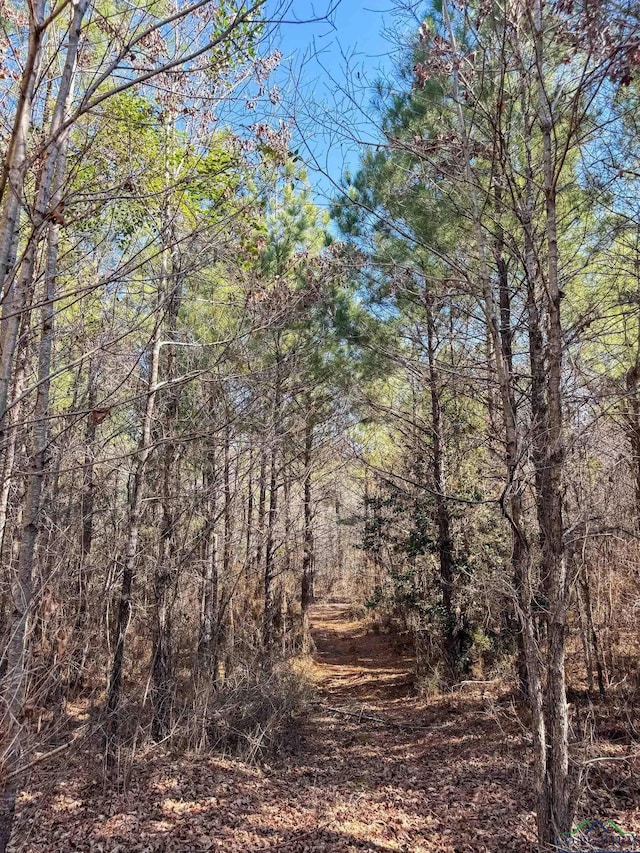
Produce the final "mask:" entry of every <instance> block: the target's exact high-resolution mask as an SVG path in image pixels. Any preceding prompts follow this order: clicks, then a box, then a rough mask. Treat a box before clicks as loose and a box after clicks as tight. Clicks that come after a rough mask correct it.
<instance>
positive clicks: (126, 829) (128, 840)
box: [14, 603, 533, 853]
mask: <svg viewBox="0 0 640 853" xmlns="http://www.w3.org/2000/svg"><path fill="white" fill-rule="evenodd" d="M311 622H312V625H313V636H314V640H315V643H316V652H315V655H314V661H313V663H312V664H311V665H310V670H311V675H312V677H313V678H314V680H315V681H316V682H317V684H318V687H319V704H318V705H316V706H315V710H314V713H313V714H312V716H311V718H310V719H309V720H308V722H307V723H306V724H305V726H304V730H303V732H302V736H301V737H300V739H299V740H298V741H296V743H292V744H291V747H290V748H288V749H287V750H286V751H285V752H283V754H282V755H280V756H278V757H276V759H275V760H274V761H273V762H271V763H270V764H269V766H265V767H263V768H256V767H250V766H247V765H245V764H242V763H241V762H238V761H235V760H225V759H221V758H219V757H215V756H210V757H209V756H205V757H203V756H201V755H198V756H192V757H191V758H189V757H185V756H184V755H176V757H175V759H174V760H171V759H169V758H167V756H166V753H164V752H160V751H159V750H155V751H153V750H152V751H149V752H147V753H145V754H142V755H140V757H139V758H138V760H137V761H136V763H135V764H134V766H133V767H131V768H130V781H129V785H128V789H127V791H126V792H123V793H120V794H115V795H114V794H106V793H105V791H104V790H103V789H102V786H101V785H100V784H99V783H98V782H96V779H99V778H100V775H99V756H98V755H97V754H96V755H95V756H93V760H94V766H93V767H92V766H91V757H90V756H87V755H85V756H80V757H79V758H78V760H77V764H76V766H75V767H74V766H69V761H68V760H67V762H66V763H64V762H61V763H60V765H59V767H58V768H57V769H56V768H51V767H49V768H48V769H47V770H46V771H45V770H43V769H40V770H38V771H36V773H35V774H34V777H33V778H32V780H31V784H30V785H29V788H28V790H27V791H26V793H25V795H24V796H23V798H22V801H21V808H20V815H19V826H18V833H19V835H18V837H19V838H22V839H27V840H26V841H25V842H24V843H23V844H22V845H16V846H15V847H14V851H18V850H20V851H29V853H70V851H101V853H156V851H158V852H159V851H166V853H195V852H196V851H216V853H258V851H283V853H355V851H365V853H391V851H404V853H506V851H513V853H525V851H527V852H528V851H530V850H531V849H532V848H531V844H530V840H529V839H531V837H532V836H531V833H532V829H533V818H532V815H531V813H530V805H531V796H530V791H529V789H528V784H527V777H526V771H525V769H524V767H523V764H522V755H523V744H522V739H521V733H520V732H519V731H518V729H517V728H516V727H514V725H513V724H512V723H510V722H509V720H510V718H509V716H508V715H507V714H504V715H503V716H502V717H501V716H500V714H499V713H498V715H497V716H496V713H497V712H496V708H495V706H492V705H491V704H488V703H485V702H483V700H482V698H481V697H479V696H476V698H470V697H464V696H457V697H455V698H451V697H450V698H448V699H442V700H439V701H433V700H432V701H430V702H428V703H427V702H425V701H424V700H422V699H419V698H417V697H416V696H415V695H414V690H413V688H412V683H411V676H410V673H411V668H412V666H411V663H412V662H411V660H410V658H408V657H406V656H405V655H403V654H402V653H401V652H399V651H398V650H397V648H396V647H395V646H394V644H393V643H392V641H391V639H390V638H389V637H386V636H377V635H373V634H369V633H367V631H366V630H365V629H364V627H363V625H362V624H361V623H358V622H354V621H353V620H351V619H350V618H349V617H348V608H347V606H346V605H345V604H339V603H337V604H322V605H317V606H315V607H314V608H313V612H312V617H311ZM330 708H332V709H338V710H342V711H343V712H348V713H349V714H351V716H349V715H347V714H344V713H336V712H335V711H333V710H329V709H330Z"/></svg>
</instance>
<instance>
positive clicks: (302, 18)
mask: <svg viewBox="0 0 640 853" xmlns="http://www.w3.org/2000/svg"><path fill="white" fill-rule="evenodd" d="M330 8H331V3H330V0H318V2H311V0H292V2H291V4H290V6H289V10H288V12H287V14H286V21H285V22H284V23H282V24H281V25H280V26H279V28H278V30H277V32H276V33H275V34H274V38H273V43H272V47H273V48H275V47H277V48H279V49H280V50H281V51H282V54H283V59H282V63H281V67H280V69H279V70H278V71H277V72H276V74H275V75H274V77H273V81H272V82H276V83H277V84H278V86H279V87H280V88H281V90H282V102H281V105H280V107H279V109H280V110H282V114H283V115H285V116H286V117H287V119H289V120H291V119H292V118H293V126H294V128H295V136H296V139H295V142H294V147H295V146H297V145H298V143H300V156H301V157H302V158H303V159H304V161H305V162H308V163H309V165H310V166H313V164H315V165H316V166H317V169H316V170H313V169H312V168H310V171H309V178H310V181H311V183H312V184H313V186H314V189H315V194H316V200H317V202H318V203H319V204H323V203H326V200H327V197H328V196H330V195H331V194H333V192H334V188H333V185H332V182H333V181H336V182H338V181H339V180H340V176H341V174H342V172H343V170H344V169H345V168H351V169H352V170H353V169H355V168H357V163H358V152H359V150H361V146H360V143H361V142H364V143H365V144H366V143H369V144H371V143H374V144H375V142H376V141H378V140H379V139H380V134H379V131H378V129H377V127H376V123H375V117H374V112H373V111H372V109H371V99H372V88H371V87H372V85H373V84H374V82H375V81H376V79H378V78H380V77H381V76H387V75H388V74H389V72H390V71H391V70H392V69H393V67H394V64H395V62H394V57H395V55H396V53H397V48H396V47H395V45H394V40H393V36H392V34H391V31H392V30H393V29H394V27H395V26H396V17H395V16H394V14H393V11H392V0H342V1H341V2H340V3H338V4H337V5H336V6H335V8H334V9H333V11H332V12H331V15H330V20H329V21H327V20H323V21H316V22H310V21H311V20H312V19H313V18H321V17H324V16H325V15H326V13H327V10H328V9H330ZM296 21H299V22H300V23H296ZM323 172H324V173H328V175H329V177H327V174H323Z"/></svg>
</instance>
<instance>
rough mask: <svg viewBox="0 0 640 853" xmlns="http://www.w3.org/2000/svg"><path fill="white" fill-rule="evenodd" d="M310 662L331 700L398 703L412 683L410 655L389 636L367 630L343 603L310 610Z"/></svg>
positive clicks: (407, 692) (404, 696) (408, 692)
mask: <svg viewBox="0 0 640 853" xmlns="http://www.w3.org/2000/svg"><path fill="white" fill-rule="evenodd" d="M311 631H312V635H313V639H314V642H315V645H316V652H315V654H314V661H315V664H316V668H315V671H316V677H317V679H318V682H319V684H320V687H321V690H322V692H323V693H325V694H326V695H327V697H328V698H329V699H336V700H340V699H343V700H346V701H351V702H374V703H376V704H380V703H381V702H382V703H385V704H386V703H397V701H398V700H402V699H403V698H406V697H407V696H408V695H409V694H410V691H411V687H412V677H411V670H412V663H413V662H412V660H411V658H410V657H408V656H406V655H403V654H401V653H400V652H399V651H398V650H397V648H396V647H395V646H394V645H393V643H392V642H391V641H390V639H389V637H387V636H381V635H376V634H373V633H368V632H367V630H366V629H365V627H364V625H363V623H362V622H358V621H354V620H353V619H352V618H351V617H350V616H349V606H348V605H347V604H345V603H334V604H317V605H315V607H313V608H312V610H311Z"/></svg>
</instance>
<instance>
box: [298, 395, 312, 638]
mask: <svg viewBox="0 0 640 853" xmlns="http://www.w3.org/2000/svg"><path fill="white" fill-rule="evenodd" d="M311 407H312V400H311V395H307V396H306V399H305V426H304V533H303V540H304V551H303V555H302V591H301V598H300V605H301V609H302V651H303V654H307V653H308V652H309V649H310V645H311V633H310V630H309V607H310V605H311V604H312V602H313V572H314V556H315V555H314V537H313V503H312V501H313V479H312V469H311V463H312V459H313V418H312V413H311Z"/></svg>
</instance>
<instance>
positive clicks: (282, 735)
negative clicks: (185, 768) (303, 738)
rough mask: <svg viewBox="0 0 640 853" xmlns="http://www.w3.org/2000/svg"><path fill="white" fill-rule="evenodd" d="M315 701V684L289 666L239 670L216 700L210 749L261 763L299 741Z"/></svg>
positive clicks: (210, 724) (209, 720)
mask: <svg viewBox="0 0 640 853" xmlns="http://www.w3.org/2000/svg"><path fill="white" fill-rule="evenodd" d="M311 697H312V687H311V685H310V683H309V682H308V681H307V680H306V679H305V678H304V676H303V675H302V674H300V673H297V672H293V671H292V670H291V669H290V668H289V667H288V666H286V665H282V666H280V667H278V668H274V669H271V670H256V671H251V670H249V669H248V668H242V669H239V670H238V671H234V673H233V675H232V676H231V677H230V678H229V679H228V680H227V681H226V682H225V683H224V685H223V686H222V687H220V689H219V690H217V691H216V692H215V693H214V694H213V695H212V696H211V698H210V701H209V705H208V716H207V735H208V741H209V744H210V746H211V748H212V749H216V750H220V751H223V752H227V753H232V754H234V755H237V756H239V757H240V758H242V759H244V760H245V761H256V760H258V759H260V758H261V757H263V756H265V755H267V754H269V753H273V752H275V751H277V750H278V749H280V748H282V747H283V745H284V744H285V743H291V742H292V741H293V740H295V735H296V730H297V728H298V727H299V725H300V721H301V719H302V718H303V717H304V715H305V711H306V708H307V706H308V704H309V701H310V699H311Z"/></svg>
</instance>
